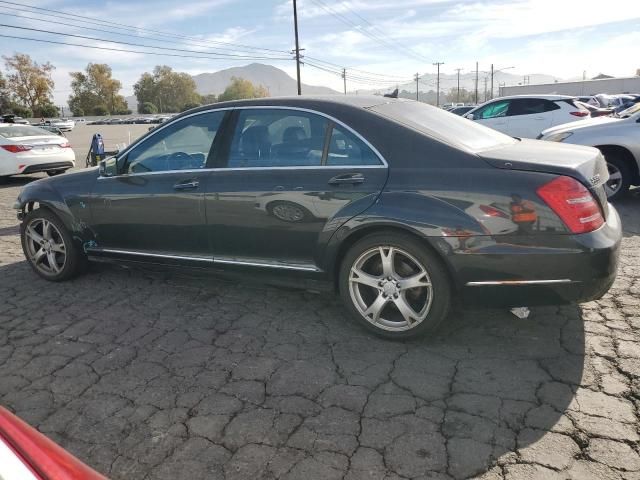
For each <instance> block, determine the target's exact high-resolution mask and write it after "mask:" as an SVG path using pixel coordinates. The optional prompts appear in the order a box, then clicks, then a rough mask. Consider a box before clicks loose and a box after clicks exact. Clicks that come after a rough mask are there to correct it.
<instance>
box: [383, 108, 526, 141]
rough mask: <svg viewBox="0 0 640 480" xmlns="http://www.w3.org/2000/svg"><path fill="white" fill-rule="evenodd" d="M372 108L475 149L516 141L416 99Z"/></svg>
mask: <svg viewBox="0 0 640 480" xmlns="http://www.w3.org/2000/svg"><path fill="white" fill-rule="evenodd" d="M371 110H372V111H374V112H376V113H378V114H380V115H383V116H385V117H387V118H390V119H391V120H394V121H396V122H398V123H402V124H404V125H406V126H408V127H411V128H413V129H414V130H418V131H419V132H422V133H425V134H427V135H429V136H431V137H435V138H436V139H438V140H441V141H443V142H445V143H448V144H450V145H452V146H454V147H458V148H461V149H464V150H469V151H472V152H478V151H481V150H487V149H490V148H495V147H498V146H501V145H509V144H512V143H515V142H516V140H514V139H513V138H511V137H509V136H507V135H505V134H503V133H500V132H498V131H496V130H492V129H490V128H487V127H485V126H482V125H479V124H478V123H476V122H474V121H472V120H468V119H466V118H464V117H460V116H458V115H455V114H452V113H449V112H445V111H444V110H442V109H440V108H436V107H432V106H430V105H426V104H424V103H419V102H415V101H397V102H389V103H384V104H381V105H375V106H373V107H371Z"/></svg>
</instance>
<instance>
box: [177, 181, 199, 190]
mask: <svg viewBox="0 0 640 480" xmlns="http://www.w3.org/2000/svg"><path fill="white" fill-rule="evenodd" d="M198 185H200V182H197V181H196V180H187V181H186V182H180V183H176V184H175V185H174V186H173V189H174V190H191V189H193V188H198Z"/></svg>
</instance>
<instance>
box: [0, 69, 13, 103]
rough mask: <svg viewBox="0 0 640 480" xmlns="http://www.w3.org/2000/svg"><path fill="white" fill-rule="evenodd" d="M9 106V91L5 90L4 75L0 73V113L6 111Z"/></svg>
mask: <svg viewBox="0 0 640 480" xmlns="http://www.w3.org/2000/svg"><path fill="white" fill-rule="evenodd" d="M10 105H11V100H10V97H9V90H7V81H6V80H5V79H4V75H2V72H0V113H3V112H4V111H5V110H8V109H9V107H10Z"/></svg>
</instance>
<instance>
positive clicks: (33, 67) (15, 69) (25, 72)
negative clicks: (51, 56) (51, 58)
mask: <svg viewBox="0 0 640 480" xmlns="http://www.w3.org/2000/svg"><path fill="white" fill-rule="evenodd" d="M2 58H3V59H4V64H5V66H6V67H7V70H8V74H7V79H6V88H7V90H8V91H9V96H10V98H11V100H13V101H14V102H15V103H17V104H18V105H20V106H23V107H27V108H29V109H30V110H31V111H32V112H33V113H36V112H37V111H38V109H39V108H40V107H42V106H43V105H46V104H50V103H51V93H52V91H53V87H54V86H55V83H54V82H53V79H52V78H51V72H53V70H55V67H54V66H53V65H51V64H50V63H49V62H46V63H43V64H39V63H37V62H34V61H33V60H32V59H31V57H30V56H29V55H26V54H24V53H16V54H15V55H13V56H11V57H6V56H3V57H2Z"/></svg>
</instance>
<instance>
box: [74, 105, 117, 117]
mask: <svg viewBox="0 0 640 480" xmlns="http://www.w3.org/2000/svg"><path fill="white" fill-rule="evenodd" d="M93 114H94V115H97V116H99V117H103V116H104V115H109V109H108V108H107V106H106V105H96V106H95V107H93ZM74 115H75V113H74Z"/></svg>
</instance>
